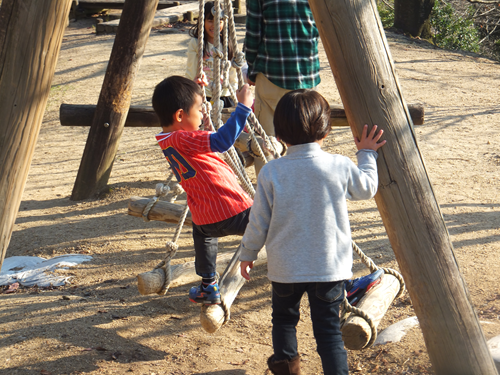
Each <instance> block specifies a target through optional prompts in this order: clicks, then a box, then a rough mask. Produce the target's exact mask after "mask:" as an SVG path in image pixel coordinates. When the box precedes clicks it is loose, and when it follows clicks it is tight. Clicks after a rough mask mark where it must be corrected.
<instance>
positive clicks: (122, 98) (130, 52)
mask: <svg viewBox="0 0 500 375" xmlns="http://www.w3.org/2000/svg"><path fill="white" fill-rule="evenodd" d="M157 5H158V0H140V1H139V0H135V1H133V0H127V1H125V5H124V6H123V12H122V16H121V18H120V24H119V27H118V32H117V33H116V38H115V42H114V44H113V49H112V51H111V56H110V58H109V65H108V68H107V70H106V75H105V76H104V82H103V84H102V89H101V94H100V96H99V100H98V102H97V107H96V111H95V114H94V119H93V122H92V127H91V128H90V132H89V136H88V139H87V143H86V145H85V150H84V152H83V157H82V162H81V164H80V169H79V170H78V175H77V177H76V181H75V185H74V187H73V193H72V194H71V199H72V200H82V199H86V198H89V197H91V196H92V195H94V194H95V193H98V192H99V191H100V190H102V189H103V188H104V187H105V186H106V185H107V183H108V180H109V176H110V174H111V169H112V167H113V162H114V159H115V156H116V151H117V150H118V145H119V143H120V137H121V135H122V132H123V127H124V125H125V120H126V118H127V114H128V110H129V106H130V100H131V96H132V85H133V82H134V78H135V75H136V73H137V70H138V68H139V64H140V61H141V59H142V54H143V53H144V49H145V47H146V42H147V40H148V37H149V32H150V30H151V25H152V22H153V18H154V15H155V10H156V7H157Z"/></svg>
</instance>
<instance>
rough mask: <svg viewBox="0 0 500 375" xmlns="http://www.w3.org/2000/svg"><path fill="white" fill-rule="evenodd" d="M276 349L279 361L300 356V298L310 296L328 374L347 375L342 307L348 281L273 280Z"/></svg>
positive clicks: (324, 369) (322, 359) (316, 330)
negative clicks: (298, 337)
mask: <svg viewBox="0 0 500 375" xmlns="http://www.w3.org/2000/svg"><path fill="white" fill-rule="evenodd" d="M272 285H273V300H272V301H273V348H274V358H275V359H276V360H283V359H292V358H294V357H295V356H296V355H297V323H298V322H299V320H300V300H301V298H302V295H303V294H304V293H307V296H308V297H309V306H310V309H311V320H312V324H313V332H314V338H315V339H316V344H317V351H318V354H319V356H320V357H321V363H322V364H323V373H324V374H325V375H347V374H348V373H349V368H348V365H347V352H346V350H345V349H344V342H343V341H342V333H341V332H340V318H339V306H340V303H341V302H342V301H343V300H344V294H345V292H344V281H343V280H342V281H333V282H325V283H315V282H311V283H294V284H283V283H277V282H273V283H272Z"/></svg>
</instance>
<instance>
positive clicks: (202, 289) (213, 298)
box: [189, 283, 220, 305]
mask: <svg viewBox="0 0 500 375" xmlns="http://www.w3.org/2000/svg"><path fill="white" fill-rule="evenodd" d="M189 300H190V301H191V302H194V303H204V304H205V305H218V304H220V292H219V284H218V283H213V284H209V285H206V286H205V285H203V284H201V285H198V286H193V287H192V288H191V289H190V290H189Z"/></svg>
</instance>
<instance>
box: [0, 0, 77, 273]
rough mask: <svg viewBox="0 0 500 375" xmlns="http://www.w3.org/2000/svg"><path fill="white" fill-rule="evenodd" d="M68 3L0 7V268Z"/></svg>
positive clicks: (7, 0)
mask: <svg viewBox="0 0 500 375" xmlns="http://www.w3.org/2000/svg"><path fill="white" fill-rule="evenodd" d="M70 7H71V1H70V0H3V1H2V2H1V7H0V119H2V121H0V267H1V265H2V263H3V259H4V258H5V254H6V252H7V247H8V245H9V242H10V238H11V235H12V228H13V226H14V221H15V219H16V216H17V211H18V210H19V205H20V204H21V198H22V194H23V190H24V186H25V184H26V179H27V177H28V171H29V167H30V164H31V159H32V158H33V153H34V150H35V144H36V140H37V138H38V133H39V131H40V126H41V124H42V119H43V114H44V112H45V107H46V104H47V98H48V95H49V92H50V85H51V82H52V77H53V76H54V70H55V67H56V63H57V57H58V55H59V50H60V48H61V43H62V38H63V34H64V29H65V27H66V24H67V22H68V14H69V9H70Z"/></svg>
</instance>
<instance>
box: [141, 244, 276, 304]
mask: <svg viewBox="0 0 500 375" xmlns="http://www.w3.org/2000/svg"><path fill="white" fill-rule="evenodd" d="M233 254H234V253H222V254H218V255H217V272H218V273H219V274H220V275H222V274H223V273H224V271H225V270H226V268H227V265H228V264H229V262H230V261H231V259H232V257H233ZM266 260H267V254H266V252H265V251H264V250H263V251H261V252H260V253H259V259H258V260H257V261H256V262H255V265H259V264H263V263H265V262H266ZM170 270H171V272H172V281H171V283H170V287H171V288H175V287H177V286H180V285H186V284H190V283H194V282H196V281H199V280H200V276H198V275H197V274H196V271H195V269H194V261H193V262H186V263H181V264H174V265H172V266H171V268H170ZM164 284H165V272H164V271H163V270H162V269H160V268H155V269H154V270H151V271H148V272H143V273H141V274H139V275H137V286H138V289H139V293H141V294H142V295H143V296H146V295H149V294H154V293H158V292H160V290H161V288H162V287H163V285H164Z"/></svg>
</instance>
